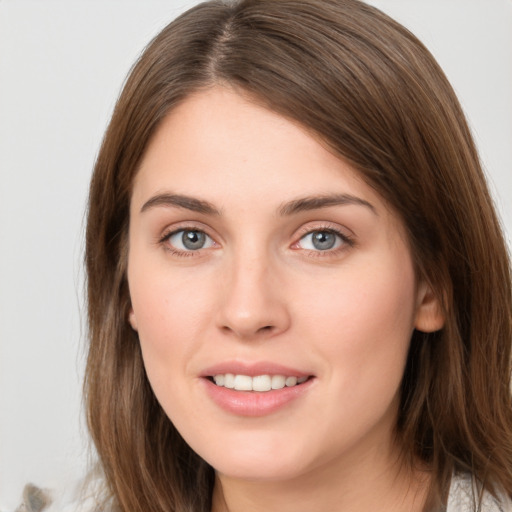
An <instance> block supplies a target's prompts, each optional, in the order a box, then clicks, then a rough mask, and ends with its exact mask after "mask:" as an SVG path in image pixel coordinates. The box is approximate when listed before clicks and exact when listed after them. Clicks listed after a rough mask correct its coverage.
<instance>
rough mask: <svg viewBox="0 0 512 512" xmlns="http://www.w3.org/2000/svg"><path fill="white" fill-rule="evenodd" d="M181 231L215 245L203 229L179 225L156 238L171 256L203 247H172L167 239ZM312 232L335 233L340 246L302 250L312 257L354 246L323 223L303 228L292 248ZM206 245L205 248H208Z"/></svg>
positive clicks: (186, 254) (187, 254)
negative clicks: (191, 233)
mask: <svg viewBox="0 0 512 512" xmlns="http://www.w3.org/2000/svg"><path fill="white" fill-rule="evenodd" d="M181 232H197V233H202V234H204V235H206V236H207V237H208V238H209V239H210V240H212V241H213V244H214V246H215V245H217V243H216V242H215V241H214V240H213V238H212V237H211V236H210V235H208V233H206V231H205V230H204V229H201V228H197V227H195V226H181V227H179V228H177V229H173V230H171V231H166V232H165V233H164V234H163V235H162V237H161V238H160V239H159V240H158V243H159V244H160V245H162V246H163V247H164V248H165V250H166V251H168V252H170V253H171V254H172V255H173V256H178V257H181V258H190V257H197V256H199V253H201V252H202V249H203V248H200V249H197V250H192V249H191V250H187V251H184V250H181V249H176V248H175V247H173V246H172V245H171V244H170V243H169V240H170V238H171V237H173V236H174V235H176V234H178V233H181ZM313 233H330V234H333V235H335V236H336V237H338V238H339V239H340V240H341V246H340V247H336V248H334V249H326V250H324V251H322V250H314V249H303V250H304V251H307V252H308V254H309V255H310V256H312V257H318V258H325V257H329V256H333V255H337V254H338V253H340V252H343V251H345V250H347V248H350V247H354V246H355V240H354V238H353V237H351V236H349V235H347V234H346V233H342V232H341V231H340V230H339V229H336V228H334V227H333V226H331V225H324V226H315V227H314V228H307V227H305V228H303V229H302V230H301V232H300V234H299V237H298V240H297V241H296V242H294V243H293V244H292V249H293V250H299V249H300V247H297V246H298V244H299V243H300V241H301V240H303V239H304V238H305V237H306V236H308V235H312V234H313ZM208 248H209V247H207V248H206V249H208Z"/></svg>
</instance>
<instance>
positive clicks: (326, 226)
mask: <svg viewBox="0 0 512 512" xmlns="http://www.w3.org/2000/svg"><path fill="white" fill-rule="evenodd" d="M322 231H325V232H329V233H333V234H334V235H336V236H337V237H339V238H340V239H341V241H342V244H341V246H338V247H336V248H332V249H326V250H324V251H322V250H320V249H318V250H315V249H303V248H302V247H299V243H300V241H301V240H303V239H304V238H305V237H306V236H308V235H311V234H313V233H316V232H322ZM349 233H350V234H349ZM294 239H295V242H293V244H292V245H291V248H292V249H294V250H300V249H302V250H304V251H308V252H310V253H314V254H315V256H323V255H325V256H328V255H332V254H335V253H337V252H340V251H344V250H346V249H347V248H349V247H353V246H354V245H355V244H356V241H355V234H354V233H353V232H352V231H351V230H350V229H348V228H346V227H342V226H340V225H339V224H334V223H331V222H321V223H319V224H315V223H308V224H306V225H304V226H301V228H300V229H299V230H298V231H297V233H296V235H295V236H294Z"/></svg>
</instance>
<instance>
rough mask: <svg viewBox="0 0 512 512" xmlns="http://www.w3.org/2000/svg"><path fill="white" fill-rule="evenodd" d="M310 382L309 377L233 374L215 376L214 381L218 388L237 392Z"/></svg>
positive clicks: (266, 389) (280, 387) (264, 389)
mask: <svg viewBox="0 0 512 512" xmlns="http://www.w3.org/2000/svg"><path fill="white" fill-rule="evenodd" d="M306 380H308V378H307V377H294V376H288V377H287V376H285V375H257V376H255V377H250V376H249V375H234V374H232V373H226V374H219V375H214V376H213V381H214V382H215V384H217V386H221V387H225V388H229V389H235V390H236V391H260V392H264V391H270V390H272V389H283V388H284V387H285V386H286V387H293V386H296V385H297V384H302V383H303V382H305V381H306Z"/></svg>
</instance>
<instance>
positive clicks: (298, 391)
mask: <svg viewBox="0 0 512 512" xmlns="http://www.w3.org/2000/svg"><path fill="white" fill-rule="evenodd" d="M226 373H233V374H235V375H248V376H250V377H255V376H257V375H285V376H295V377H310V378H309V379H308V380H307V381H305V382H303V383H302V384H300V385H297V386H292V387H284V388H282V389H274V390H271V391H264V392H259V391H235V390H233V389H228V388H225V387H223V386H217V385H216V384H215V383H214V382H212V380H211V379H210V378H211V377H213V376H214V375H220V374H226ZM200 377H201V379H200V380H201V383H202V385H203V386H204V390H205V392H206V394H207V395H208V396H209V397H210V399H211V400H212V401H213V402H214V403H215V404H216V405H217V406H219V407H220V408H221V409H223V410H224V411H226V412H228V413H230V414H234V415H237V416H247V417H258V416H266V415H270V414H272V413H275V412H277V411H279V410H281V409H283V408H285V407H288V406H290V405H291V404H292V403H293V402H295V401H296V400H300V399H301V398H303V397H304V395H306V394H307V393H308V391H309V390H310V389H311V387H312V386H313V384H314V382H315V380H316V379H315V377H314V375H312V374H311V373H308V372H304V371H301V370H297V369H294V368H290V367H287V366H283V365H280V364H276V363H271V362H266V361H261V362H257V363H243V362H239V361H230V362H224V363H220V364H216V365H214V366H211V367H209V368H206V369H205V370H204V371H203V372H202V373H201V375H200Z"/></svg>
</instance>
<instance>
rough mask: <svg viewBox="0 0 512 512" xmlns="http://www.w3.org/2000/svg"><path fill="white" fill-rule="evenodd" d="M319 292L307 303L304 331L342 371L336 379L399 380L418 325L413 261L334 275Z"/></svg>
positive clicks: (393, 262)
mask: <svg viewBox="0 0 512 512" xmlns="http://www.w3.org/2000/svg"><path fill="white" fill-rule="evenodd" d="M321 290H322V292H321V293H320V292H319V293H316V294H311V295H310V296H309V299H308V300H306V301H304V303H303V306H302V311H301V314H300V316H301V317H302V329H303V330H304V331H306V332H307V333H308V336H307V337H308V338H310V339H311V338H312V339H316V340H317V348H318V349H319V350H320V351H322V353H323V354H324V356H327V357H328V358H329V359H330V360H332V361H334V362H335V366H337V367H338V368H340V367H341V368H342V369H343V371H342V372H339V373H338V375H339V376H340V377H341V378H343V377H344V378H345V380H347V381H351V382H355V381H358V382H361V381H362V380H363V378H364V376H366V377H367V378H368V382H370V381H374V380H376V379H379V380H382V381H384V380H385V379H384V377H385V376H387V377H388V378H389V376H391V375H393V376H394V378H393V382H395V383H396V382H397V381H399V380H400V379H401V376H402V372H403V368H404V364H405V360H406V357H407V352H408V348H409V343H410V338H411V335H412V331H413V326H414V313H415V276H414V271H413V268H412V264H411V262H410V261H409V260H408V259H406V258H403V259H398V260H396V262H395V260H393V261H392V263H390V262H387V261H385V260H382V261H381V262H380V263H379V264H376V263H375V261H372V262H371V264H370V262H369V263H368V265H365V264H362V265H358V266H357V267H355V266H354V267H352V268H350V269H349V270H348V271H347V272H343V273H340V274H339V275H338V276H332V277H331V279H330V280H329V281H328V282H326V283H324V286H323V287H321ZM297 295H298V292H297ZM303 296H304V297H308V295H307V294H303ZM381 378H382V379H381Z"/></svg>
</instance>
